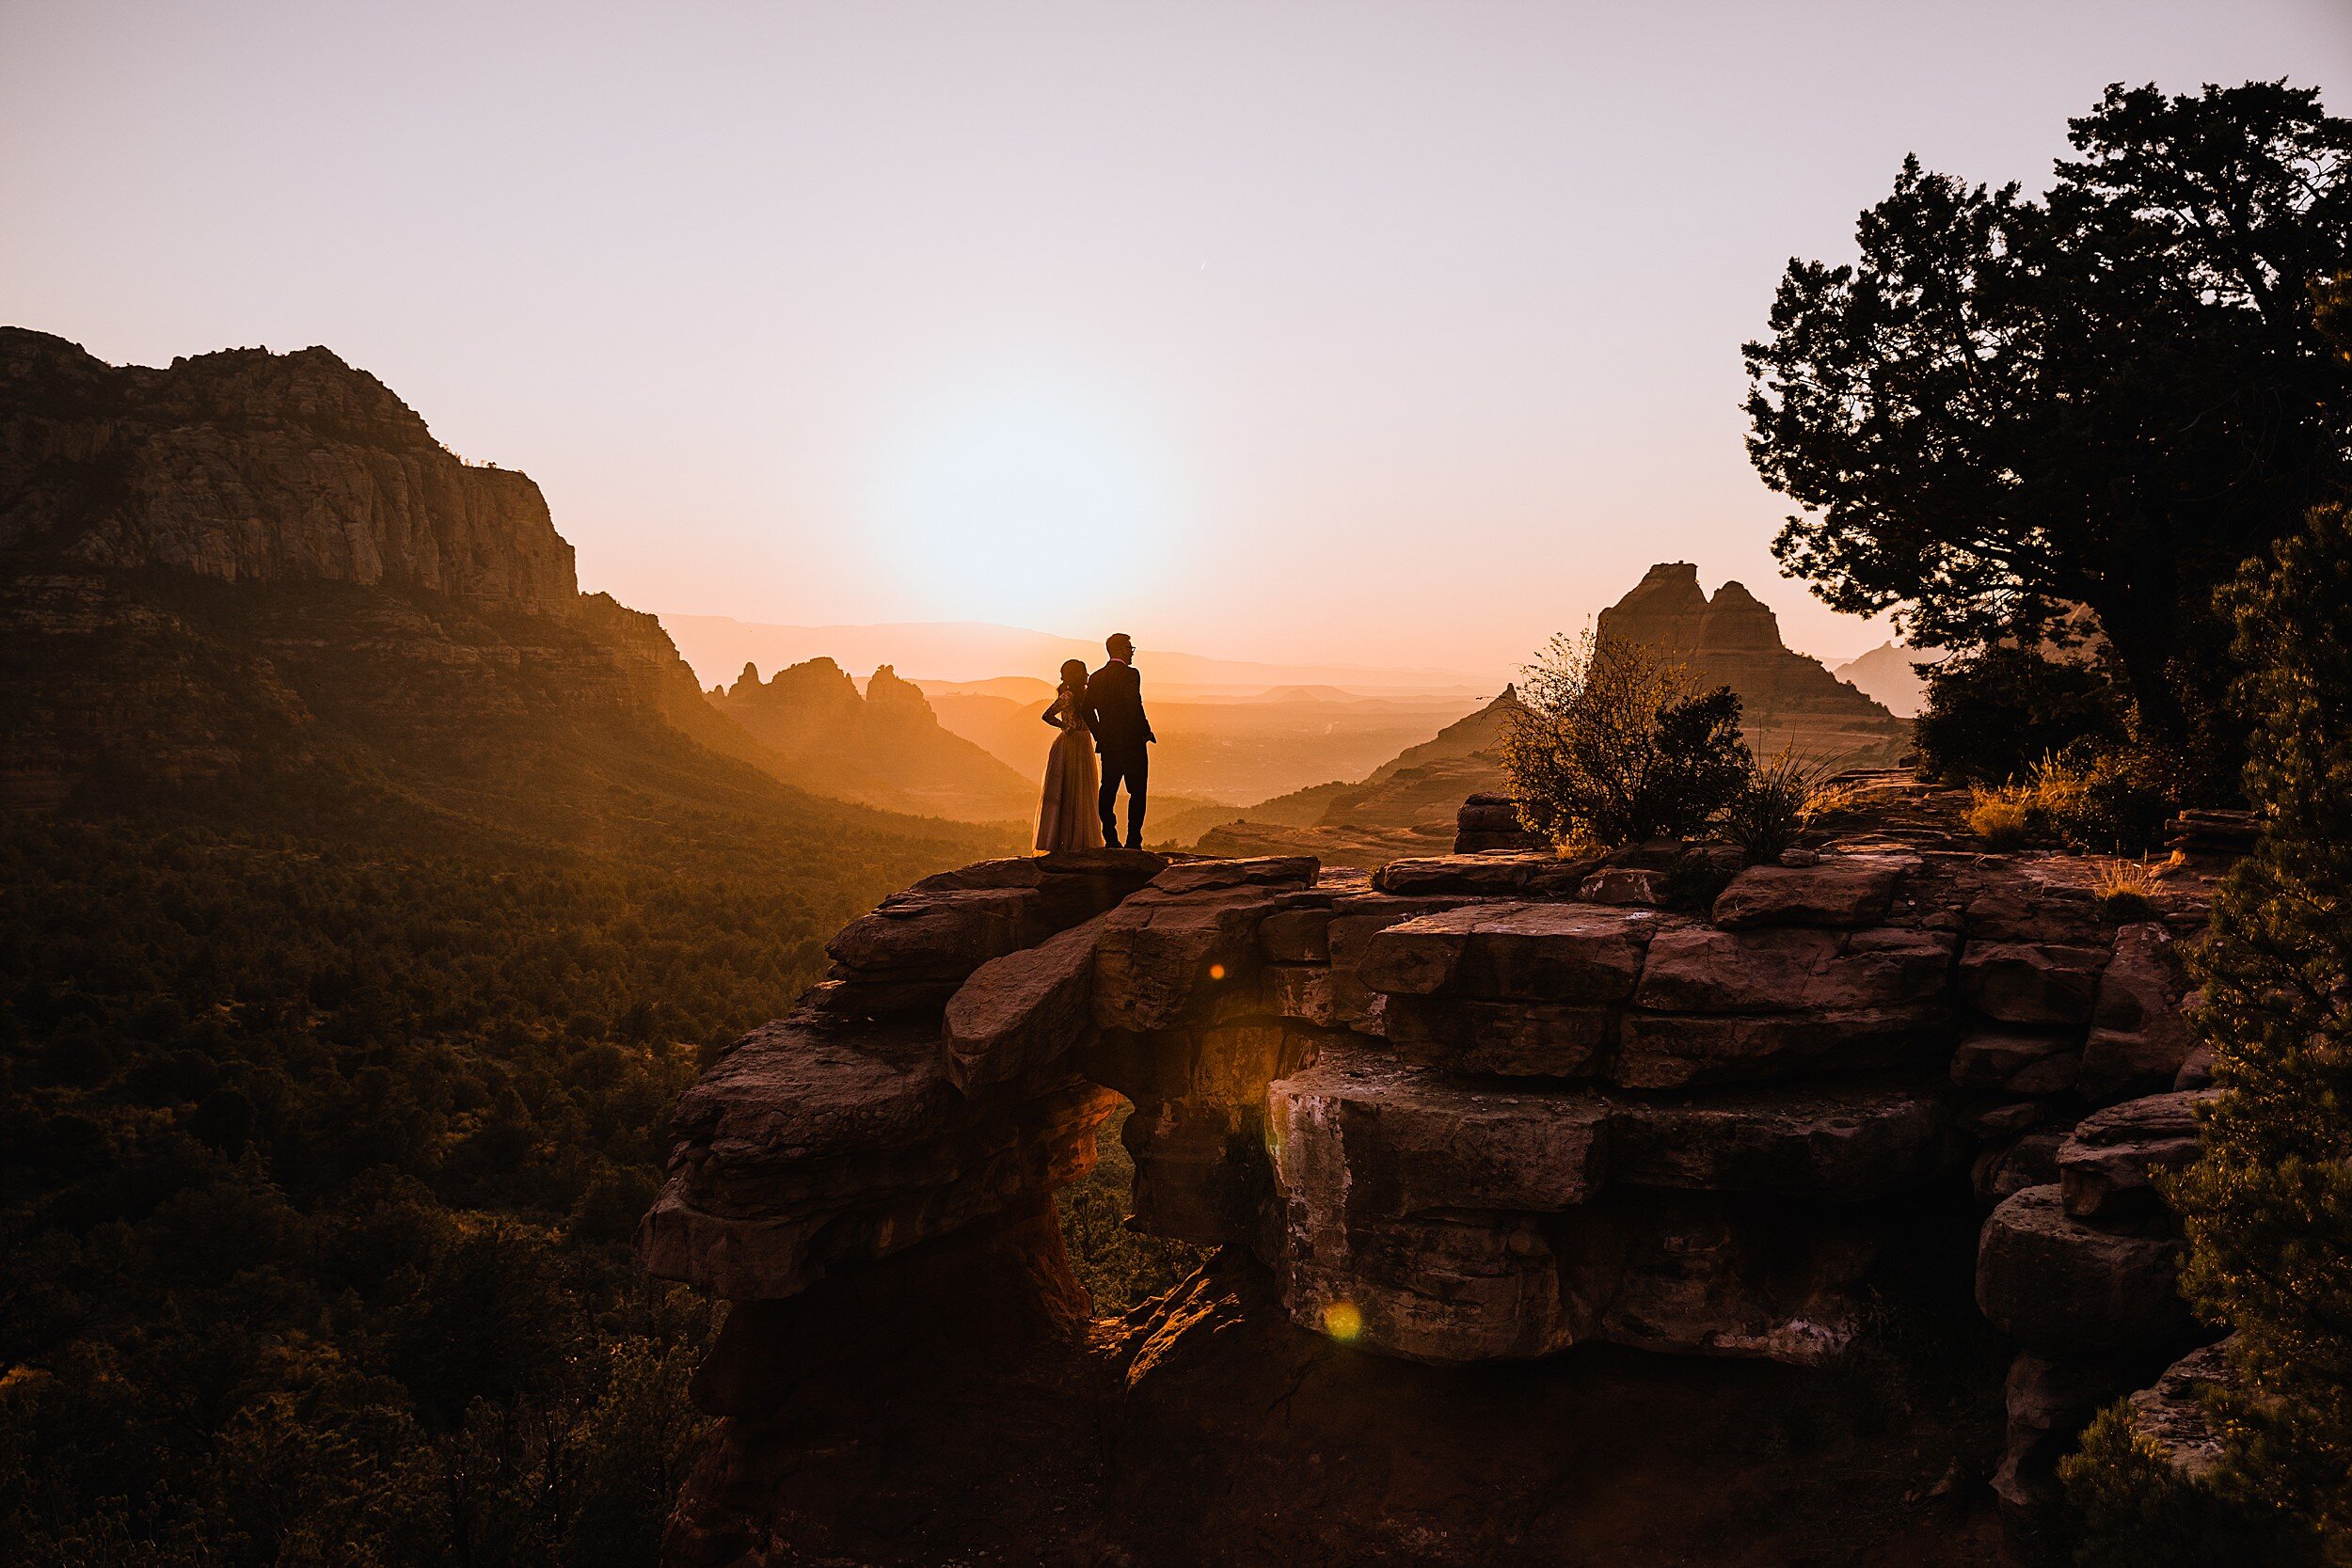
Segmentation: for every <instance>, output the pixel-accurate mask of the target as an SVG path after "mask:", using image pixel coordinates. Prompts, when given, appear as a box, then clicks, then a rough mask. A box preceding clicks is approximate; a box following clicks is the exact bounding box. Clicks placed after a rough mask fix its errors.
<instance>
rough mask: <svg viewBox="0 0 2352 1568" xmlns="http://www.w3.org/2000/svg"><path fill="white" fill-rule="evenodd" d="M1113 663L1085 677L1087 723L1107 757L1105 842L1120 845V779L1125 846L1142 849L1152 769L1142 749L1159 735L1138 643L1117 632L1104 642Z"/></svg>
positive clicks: (1104, 809)
mask: <svg viewBox="0 0 2352 1568" xmlns="http://www.w3.org/2000/svg"><path fill="white" fill-rule="evenodd" d="M1103 647H1104V651H1105V652H1106V653H1108V654H1109V655H1110V656H1111V658H1110V662H1109V663H1108V664H1105V665H1104V666H1103V668H1101V669H1100V670H1097V671H1096V672H1094V673H1093V674H1091V675H1089V676H1088V677H1087V722H1088V724H1089V726H1090V727H1091V728H1092V729H1093V731H1094V749H1095V750H1096V751H1098V752H1102V753H1103V794H1102V798H1101V800H1100V801H1099V804H1100V805H1101V808H1102V812H1103V842H1104V844H1105V845H1107V846H1109V847H1113V848H1116V847H1118V846H1119V824H1118V822H1117V821H1116V820H1115V819H1114V816H1113V815H1112V808H1113V807H1114V806H1116V805H1117V804H1118V803H1119V784H1120V780H1122V779H1123V780H1125V781H1126V784H1127V847H1128V848H1130V849H1140V848H1142V847H1143V792H1144V783H1145V780H1146V779H1147V777H1148V776H1149V775H1150V773H1151V770H1152V759H1151V755H1150V753H1148V752H1145V751H1144V747H1145V746H1146V745H1148V744H1150V743H1151V742H1152V741H1154V740H1157V739H1158V738H1159V736H1155V735H1153V734H1152V721H1150V720H1149V719H1146V718H1145V717H1144V716H1143V677H1142V676H1141V675H1138V674H1136V665H1135V658H1136V644H1135V639H1133V638H1131V637H1129V636H1128V635H1127V634H1126V633H1125V632H1123V631H1122V632H1115V633H1113V634H1112V635H1111V636H1110V637H1108V638H1105V639H1104V642H1103Z"/></svg>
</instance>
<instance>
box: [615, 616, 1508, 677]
mask: <svg viewBox="0 0 2352 1568" xmlns="http://www.w3.org/2000/svg"><path fill="white" fill-rule="evenodd" d="M661 624H662V625H663V626H667V627H668V628H669V631H670V635H671V636H672V637H673V638H675V640H676V641H677V645H678V651H679V652H680V653H681V654H683V655H684V656H685V657H686V661H687V662H688V663H689V664H691V665H692V666H693V667H694V670H695V672H696V673H698V674H699V675H701V677H702V679H703V683H704V684H705V685H706V686H708V685H715V684H717V683H718V682H720V681H723V680H728V679H731V678H733V676H734V673H735V672H736V671H738V670H739V669H741V668H742V667H743V666H744V665H746V664H756V665H758V666H759V667H760V668H761V669H763V670H781V669H785V668H787V667H788V666H791V665H794V664H800V663H804V662H806V661H807V660H809V659H812V658H830V659H832V660H833V661H834V663H836V664H838V665H840V666H841V667H842V668H843V669H845V670H871V669H873V668H874V667H875V666H877V665H881V664H887V665H890V666H891V667H892V668H894V669H896V670H898V672H899V673H901V674H903V675H904V676H905V677H906V678H907V679H909V680H912V681H917V682H922V683H926V684H927V685H928V684H929V683H931V682H942V681H944V682H948V683H951V684H968V683H979V682H988V681H992V680H994V679H998V678H1001V677H1006V676H1016V675H1027V676H1033V677H1035V678H1037V679H1039V680H1041V681H1044V682H1045V683H1047V686H1048V688H1049V689H1050V688H1051V685H1052V683H1053V681H1054V679H1055V678H1056V672H1057V671H1058V670H1059V669H1060V668H1061V664H1062V661H1063V660H1064V659H1070V658H1080V659H1084V660H1086V662H1087V667H1088V668H1089V669H1092V668H1094V667H1095V666H1097V665H1100V664H1101V663H1102V662H1103V657H1104V656H1103V638H1104V637H1106V636H1108V635H1109V634H1110V633H1112V632H1114V631H1120V630H1123V631H1126V632H1128V633H1129V634H1131V635H1132V636H1133V637H1134V638H1135V639H1136V647H1137V649H1138V651H1139V657H1138V659H1137V661H1136V662H1137V665H1138V667H1139V668H1141V669H1142V670H1143V671H1144V672H1145V678H1146V680H1147V681H1148V682H1149V683H1150V685H1151V689H1154V690H1157V691H1161V692H1163V693H1168V694H1171V695H1172V694H1174V693H1175V692H1176V691H1177V690H1178V689H1186V694H1187V695H1218V694H1223V695H1243V696H1246V695H1251V694H1254V693H1258V692H1263V691H1265V690H1267V689H1270V688H1274V687H1281V686H1331V687H1339V688H1343V689H1345V690H1347V691H1349V692H1351V693H1357V694H1362V695H1385V694H1396V693H1432V692H1435V693H1444V694H1447V695H1456V696H1465V697H1467V696H1471V695H1475V694H1479V693H1482V692H1490V691H1492V690H1493V689H1494V683H1493V677H1489V676H1481V675H1478V674H1475V673H1464V672H1462V671H1459V670H1429V669H1379V668H1374V667H1369V666H1357V665H1342V664H1282V663H1264V662H1257V661H1252V660H1248V659H1232V658H1212V657H1203V656H1201V655H1199V654H1186V653H1174V652H1170V651H1168V650H1167V649H1164V648H1161V647H1159V646H1157V645H1155V644H1154V643H1153V641H1152V629H1151V628H1150V627H1149V626H1124V627H1121V626H1104V628H1103V629H1102V632H1101V633H1100V634H1099V635H1090V636H1086V637H1071V636H1064V635H1058V634H1056V633H1051V632H1041V631H1029V630H1026V629H1025V628H1022V627H1019V626H991V625H988V624H986V623H983V622H977V621H956V622H907V623H902V624H898V625H888V626H770V625H765V624H762V623H758V622H753V621H737V620H731V619H729V618H728V617H726V616H723V615H676V614H664V615H663V616H662V617H661Z"/></svg>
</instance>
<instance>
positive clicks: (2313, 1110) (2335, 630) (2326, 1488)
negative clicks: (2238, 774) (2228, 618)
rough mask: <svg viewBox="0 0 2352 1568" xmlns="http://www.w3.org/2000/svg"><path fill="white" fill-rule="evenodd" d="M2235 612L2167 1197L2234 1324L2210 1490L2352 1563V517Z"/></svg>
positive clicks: (2201, 1281)
mask: <svg viewBox="0 0 2352 1568" xmlns="http://www.w3.org/2000/svg"><path fill="white" fill-rule="evenodd" d="M2231 603H2232V608H2233V611H2234V614H2235V617H2236V626H2237V644H2236V653H2237V657H2238V658H2239V659H2240V660H2241V661H2242V663H2243V667H2244V670H2245V672H2246V673H2244V675H2243V676H2242V677H2241V679H2240V681H2239V683H2238V687H2237V691H2236V698H2235V700H2236V701H2237V703H2238V704H2239V707H2240V714H2241V718H2242V723H2243V727H2244V728H2245V730H2246V731H2247V732H2248V736H2249V741H2248V745H2249V764H2248V767H2247V773H2246V793H2247V797H2248V799H2249V801H2250V802H2251V803H2252V804H2253V806H2254V808H2255V810H2256V811H2257V813H2258V814H2259V815H2260V816H2261V817H2262V819H2263V821H2264V833H2263V836H2262V839H2261V841H2260V843H2259V845H2258V846H2257V847H2256V849H2255V851H2254V853H2253V854H2252V855H2250V856H2249V857H2248V858H2247V859H2246V860H2244V861H2242V862H2240V863H2238V864H2237V866H2236V867H2234V868H2233V870H2232V872H2231V873H2230V876H2229V877H2228V879H2226V880H2225V881H2224V883H2223V885H2222V888H2221V890H2220V893H2219V895H2218V896H2217V898H2216V900H2215V904H2214V917H2213V930H2212V936H2211V938H2210V940H2209V941H2207V942H2205V943H2204V944H2203V946H2202V947H2201V949H2200V950H2199V952H2198V953H2197V954H2196V955H2195V958H2194V962H2195V964H2196V968H2197V972H2198V974H2199V977H2200V978H2201V980H2202V981H2203V984H2204V1002H2203V1005H2202V1006H2201V1007H2200V1008H2199V1009H2198V1011H2197V1014H2196V1024H2197V1029H2198V1032H2199V1034H2200V1036H2201V1038H2202V1039H2203V1041H2204V1042H2205V1043H2206V1044H2208V1045H2209V1046H2210V1047H2211V1048H2212V1050H2213V1053H2214V1081H2215V1083H2216V1085H2217V1086H2218V1087H2219V1088H2220V1090H2221V1094H2220V1096H2219V1098H2218V1100H2217V1101H2216V1103H2215V1104H2214V1105H2213V1106H2212V1107H2211V1108H2210V1109H2209V1111H2208V1112H2207V1114H2206V1117H2205V1122H2204V1127H2203V1132H2202V1135H2201V1148H2200V1156H2199V1159H2198V1161H2197V1163H2196V1164H2193V1165H2191V1166H2190V1167H2189V1168H2188V1169H2187V1170H2186V1171H2185V1172H2184V1173H2182V1175H2181V1177H2180V1178H2179V1179H2178V1180H2176V1181H2173V1182H2171V1183H2169V1196H2170V1197H2171V1200H2172V1202H2173V1205H2174V1207H2175V1208H2176V1209H2178V1210H2179V1211H2180V1212H2181V1215H2182V1218H2183V1220H2184V1222H2185V1226H2186V1228H2187V1234H2188V1243H2189V1247H2188V1260H2187V1264H2186V1267H2185V1270H2184V1273H2183V1279H2182V1286H2183V1289H2184V1290H2185V1291H2186V1292H2187V1293H2188V1294H2189V1296H2190V1298H2191V1299H2192V1300H2193V1301H2194V1302H2195V1303H2196V1304H2197V1306H2198V1307H2199V1309H2200V1311H2201V1313H2202V1314H2203V1315H2204V1316H2205V1317H2206V1318H2207V1319H2208V1320H2209V1321H2211V1322H2214V1323H2222V1324H2226V1325H2228V1326H2229V1327H2230V1328H2232V1329H2233V1330H2234V1338H2233V1348H2232V1364H2233V1370H2234V1372H2235V1374H2236V1376H2235V1379H2234V1380H2233V1381H2234V1383H2235V1385H2236V1386H2235V1388H2234V1390H2233V1392H2231V1393H2230V1394H2228V1395H2227V1396H2226V1397H2224V1398H2221V1399H2219V1400H2218V1401H2217V1404H2216V1406H2215V1410H2214V1416H2215V1419H2216V1420H2217V1423H2218V1425H2219V1427H2220V1430H2221V1432H2222V1433H2223V1435H2224V1437H2225V1446H2224V1451H2223V1456H2222V1462H2221V1465H2220V1469H2219V1472H2218V1474H2217V1485H2218V1486H2219V1487H2220V1488H2221V1489H2222V1490H2223V1491H2224V1492H2225V1493H2226V1494H2228V1495H2230V1496H2232V1497H2235V1498H2237V1499H2240V1501H2241V1502H2242V1503H2243V1505H2244V1506H2245V1507H2247V1508H2249V1510H2251V1511H2253V1512H2254V1513H2255V1514H2256V1515H2257V1516H2262V1515H2265V1514H2266V1515H2270V1516H2275V1517H2277V1518H2279V1519H2281V1520H2283V1521H2284V1523H2285V1527H2286V1528H2299V1529H2302V1530H2305V1531H2308V1532H2310V1533H2311V1534H2312V1535H2315V1536H2316V1537H2317V1538H2318V1539H2319V1541H2320V1542H2321V1543H2322V1544H2323V1546H2324V1549H2325V1551H2326V1553H2327V1555H2328V1560H2331V1561H2342V1560H2345V1559H2346V1557H2347V1555H2352V1011H2348V1010H2347V1008H2346V1006H2345V1005H2344V998H2345V997H2346V996H2347V995H2352V915H2348V914H2347V911H2352V517H2347V515H2346V513H2345V511H2344V509H2343V508H2340V507H2339V508H2325V509H2322V510H2320V511H2318V512H2316V513H2314V514H2313V515H2312V517H2311V519H2310V522H2309V526H2308V528H2307V529H2306V531H2305V532H2304V533H2303V534H2302V535H2301V536H2300V537H2298V538H2295V539H2292V540H2289V541H2287V542H2286V543H2285V544H2283V545H2282V546H2280V552H2279V561H2278V563H2277V565H2276V567H2275V568H2274V569H2271V570H2268V571H2263V570H2260V569H2257V568H2255V567H2250V566H2249V569H2248V571H2247V573H2246V574H2245V575H2244V576H2243V577H2242V578H2241V579H2240V582H2239V585H2238V587H2237V588H2236V590H2235V592H2234V593H2233V595H2232V600H2231ZM2110 1462H2112V1463H2110ZM2094 1464H2096V1465H2100V1466H2101V1468H2100V1470H2099V1473H2098V1474H2096V1475H2094V1474H2092V1473H2091V1467H2092V1465H2094ZM2121 1464H2122V1456H2121V1455H2117V1454H2112V1453H2107V1452H2106V1451H2105V1450H2101V1452H2100V1453H2098V1454H2094V1455H2091V1456H2090V1457H2089V1458H2087V1460H2086V1465H2085V1474H2084V1476H2083V1479H2082V1483H2083V1484H2084V1485H2085V1486H2108V1487H2113V1486H2123V1485H2126V1484H2128V1482H2129V1477H2128V1475H2127V1474H2125V1475H2122V1477H2121V1478H2120V1479H2119V1478H2118V1477H2117V1475H2116V1474H2115V1473H2114V1470H2113V1466H2114V1465H2121ZM2102 1539H2103V1538H2102ZM2095 1544H2096V1542H2094V1545H2095ZM2099 1549H2105V1548H2104V1547H2100V1548H2099Z"/></svg>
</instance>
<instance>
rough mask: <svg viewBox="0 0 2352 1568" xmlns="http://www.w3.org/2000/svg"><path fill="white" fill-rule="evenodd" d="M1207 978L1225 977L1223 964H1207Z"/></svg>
mask: <svg viewBox="0 0 2352 1568" xmlns="http://www.w3.org/2000/svg"><path fill="white" fill-rule="evenodd" d="M1209 978H1210V979H1212V980H1222V979H1224V978H1225V966H1224V965H1223V964H1211V965H1210V966H1209Z"/></svg>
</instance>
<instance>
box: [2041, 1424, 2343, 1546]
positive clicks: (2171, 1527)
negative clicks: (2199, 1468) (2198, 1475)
mask: <svg viewBox="0 0 2352 1568" xmlns="http://www.w3.org/2000/svg"><path fill="white" fill-rule="evenodd" d="M2058 1474H2059V1477H2060V1479H2062V1480H2063V1481H2065V1482H2066V1499H2067V1501H2068V1502H2069V1503H2071V1504H2072V1505H2073V1506H2074V1510H2075V1513H2076V1514H2077V1515H2078V1529H2079V1535H2080V1539H2079V1541H2078V1543H2077V1544H2076V1546H2075V1550H2074V1561H2075V1564H2076V1568H2298V1565H2300V1564H2304V1563H2311V1564H2314V1565H2315V1564H2316V1563H2317V1562H2318V1560H2319V1559H2318V1556H2317V1554H2316V1553H2315V1552H2314V1551H2313V1550H2312V1539H2311V1537H2310V1535H2309V1533H2308V1532H2307V1531H2302V1530H2298V1529H2296V1528H2295V1527H2294V1526H2293V1524H2292V1523H2291V1522H2289V1521H2286V1520H2282V1519H2280V1518H2279V1517H2278V1516H2277V1515H2276V1514H2275V1513H2271V1512H2269V1511H2267V1510H2265V1509H2263V1508H2261V1507H2260V1506H2259V1505H2256V1506H2252V1507H2249V1506H2248V1505H2247V1504H2246V1503H2245V1502H2244V1501H2243V1500H2242V1499H2239V1498H2237V1497H2232V1496H2230V1495H2229V1494H2227V1493H2226V1492H2224V1491H2222V1490H2220V1489H2217V1488H2216V1487H2213V1486H2208V1485H2202V1484H2199V1483H2197V1482H2194V1481H2188V1480H2186V1479H2185V1478H2184V1477H2182V1476H2181V1475H2180V1474H2179V1473H2178V1472H2177V1471H2175V1470H2174V1469H2173V1468H2172V1466H2171V1465H2169V1464H2168V1463H2166V1461H2165V1457H2164V1455H2163V1453H2162V1452H2161V1451H2159V1450H2158V1449H2155V1448H2154V1447H2153V1445H2152V1444H2150V1443H2149V1441H2148V1440H2147V1439H2146V1438H2144V1437H2141V1436H2139V1435H2138V1434H2137V1433H2135V1432H2134V1431H2133V1430H2132V1422H2131V1405H2130V1403H2129V1402H2124V1401H2118V1402H2116V1403H2115V1404H2113V1405H2110V1406H2109V1407H2108V1408H2106V1410H2103V1411H2101V1412H2100V1413H2099V1415H2098V1418H2096V1419H2095V1420H2093V1421H2092V1422H2091V1423H2090V1428H2089V1429H2088V1430H2087V1431H2085V1432H2084V1433H2083V1441H2082V1448H2081V1449H2080V1451H2078V1452H2076V1453H2073V1454H2069V1455H2068V1456H2067V1457H2066V1458H2065V1459H2063V1460H2061V1461H2060V1462H2059V1464H2058Z"/></svg>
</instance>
